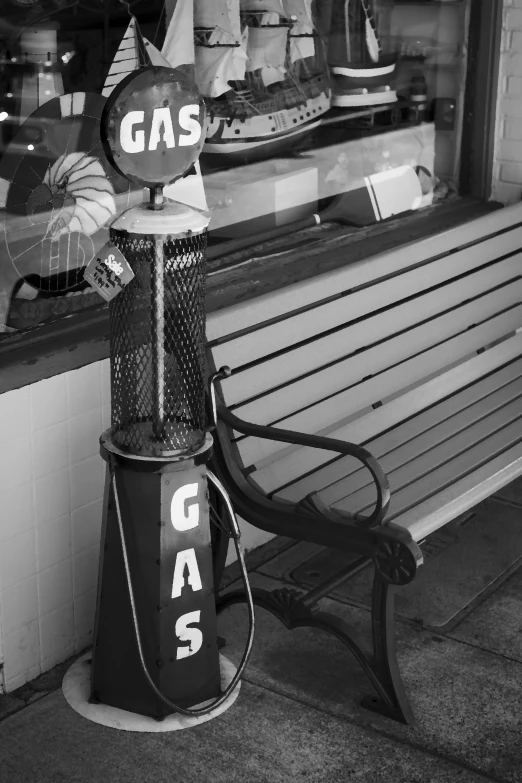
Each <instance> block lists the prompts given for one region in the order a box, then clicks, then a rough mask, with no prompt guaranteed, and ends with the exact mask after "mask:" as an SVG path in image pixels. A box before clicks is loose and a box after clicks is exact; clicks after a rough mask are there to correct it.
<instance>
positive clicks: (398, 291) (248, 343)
mask: <svg viewBox="0 0 522 783" xmlns="http://www.w3.org/2000/svg"><path fill="white" fill-rule="evenodd" d="M508 239H509V244H508V245H507V248H509V251H510V252H513V253H515V251H517V250H518V249H519V248H520V247H521V246H522V229H517V230H516V231H513V232H511V233H510V234H509V238H508ZM504 249H506V248H504ZM497 252H498V243H497V242H496V241H495V240H494V239H491V240H488V241H487V242H483V243H482V244H480V245H479V246H478V247H469V248H466V249H465V250H461V251H459V252H457V253H454V254H452V255H450V256H447V257H445V258H440V259H438V260H436V261H432V262H431V263H428V264H424V265H423V266H421V267H417V268H414V269H410V270H406V271H405V272H403V273H402V274H400V275H396V276H395V277H392V278H385V279H384V280H380V281H376V282H375V284H373V285H371V286H368V287H367V288H364V289H362V290H358V291H356V292H354V293H348V294H345V295H343V294H342V293H341V292H340V293H339V297H340V298H338V299H337V300H335V301H332V300H330V301H328V302H326V303H321V302H319V303H318V304H317V306H316V307H314V308H313V309H308V310H305V311H299V312H298V313H297V314H295V315H293V314H292V312H290V314H289V315H287V316H286V317H284V318H283V319H282V320H279V321H277V322H276V323H271V324H269V325H268V326H264V327H262V326H261V327H259V328H256V330H255V336H253V334H252V332H249V333H247V334H242V335H241V336H239V337H236V338H233V336H231V339H230V340H229V341H228V342H225V343H221V344H217V345H215V346H213V347H212V354H213V357H214V363H215V365H216V367H220V366H222V365H223V364H228V365H230V366H231V367H233V368H235V369H238V368H239V367H241V366H242V365H244V364H248V363H251V362H254V361H257V360H259V359H261V358H262V357H264V356H269V355H270V354H272V353H275V352H276V351H282V350H284V349H285V348H289V347H291V346H293V345H295V344H296V343H299V342H301V341H303V340H307V339H311V338H314V337H316V336H317V333H318V327H320V331H321V332H326V331H328V330H331V329H334V328H336V327H340V326H341V325H342V324H344V323H346V322H347V321H348V320H350V321H354V320H356V319H357V318H362V317H363V316H367V315H368V314H369V313H371V312H374V311H376V310H379V309H382V308H384V307H387V306H390V305H393V304H394V303H395V302H399V301H401V300H404V299H406V298H407V297H409V296H413V295H420V294H422V292H423V291H427V290H428V289H429V288H431V287H433V286H435V285H440V284H442V283H444V282H445V281H447V280H451V279H453V278H455V277H457V276H458V275H463V274H465V273H466V272H471V271H472V270H474V269H475V270H479V271H477V272H476V274H470V275H467V277H466V280H467V281H468V283H469V285H470V286H472V288H470V289H469V291H466V292H465V295H464V296H463V297H462V298H466V299H467V298H470V297H472V296H475V295H478V294H479V293H480V292H481V291H484V290H487V289H488V287H489V288H491V287H492V286H493V285H500V284H501V283H502V282H503V281H505V280H508V279H509V278H510V277H515V276H518V275H519V274H520V258H521V255H522V254H520V253H516V255H514V256H511V257H508V258H506V259H504V260H503V261H500V262H498V263H497V264H494V265H493V266H489V267H486V268H485V269H479V268H480V264H481V263H487V262H489V261H491V260H493V259H495V258H496V253H497ZM463 282H464V281H463ZM347 284H348V285H349V281H347ZM453 286H456V287H458V283H457V282H454V283H453V284H452V287H451V288H450V290H451V291H452V290H453ZM455 296H457V294H455ZM454 301H455V302H458V301H459V300H458V298H455V299H454ZM437 304H438V309H439V310H441V309H446V308H447V307H449V305H446V307H445V304H446V302H445V298H444V297H441V296H439V297H438V299H437ZM256 307H257V305H256V300H254V301H253V303H252V308H253V309H254V308H256ZM434 312H437V310H434Z"/></svg>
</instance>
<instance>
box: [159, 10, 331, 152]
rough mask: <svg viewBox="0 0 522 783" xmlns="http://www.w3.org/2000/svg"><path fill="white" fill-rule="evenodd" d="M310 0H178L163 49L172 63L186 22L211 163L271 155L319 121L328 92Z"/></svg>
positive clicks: (183, 44) (181, 44) (183, 38)
mask: <svg viewBox="0 0 522 783" xmlns="http://www.w3.org/2000/svg"><path fill="white" fill-rule="evenodd" d="M311 6H312V0H211V1H210V2H209V0H178V2H177V5H176V8H175V10H174V14H173V16H172V20H171V22H170V25H169V29H168V31H167V36H166V39H165V46H164V47H163V50H162V54H163V56H164V57H166V59H167V60H169V62H171V63H173V62H174V61H175V60H177V62H176V64H177V63H179V51H180V50H181V49H182V48H183V47H185V49H186V48H187V33H188V25H189V22H190V23H192V25H193V44H194V54H193V62H194V69H195V80H196V83H197V85H198V87H199V90H200V91H201V93H202V95H203V96H204V97H205V99H206V102H207V109H208V116H209V122H208V128H207V136H206V143H205V146H204V148H203V153H204V155H205V160H206V162H207V163H210V165H213V164H214V165H215V164H217V165H221V166H228V165H229V164H230V163H231V162H234V163H235V162H238V163H248V162H251V161H254V160H260V159H264V158H268V157H272V156H273V155H276V154H279V153H281V152H284V151H285V150H287V149H289V148H290V147H293V146H294V145H295V144H296V142H297V141H298V140H300V139H302V138H303V137H304V136H305V135H307V134H309V133H310V132H311V131H312V130H313V129H314V128H316V127H317V126H318V125H319V124H320V121H321V116H322V115H323V114H324V113H325V112H326V111H327V110H328V109H329V108H330V90H329V84H328V77H327V65H326V60H325V57H324V56H323V51H322V43H321V39H320V38H319V35H318V33H317V32H316V30H315V28H314V25H313V21H312V12H311ZM187 56H188V55H187ZM185 61H186V57H185Z"/></svg>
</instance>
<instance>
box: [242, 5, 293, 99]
mask: <svg viewBox="0 0 522 783" xmlns="http://www.w3.org/2000/svg"><path fill="white" fill-rule="evenodd" d="M250 1H251V0H249V2H250ZM287 39H288V27H287V26H282V25H280V24H279V14H276V13H272V12H270V13H264V14H262V15H261V18H260V25H259V26H255V27H254V26H253V27H250V29H249V33H248V62H247V65H246V70H247V71H249V72H252V71H257V70H259V69H260V70H261V79H262V80H263V84H264V85H265V87H269V86H270V85H271V84H275V83H276V82H282V81H284V79H285V76H286V68H285V61H286V44H287Z"/></svg>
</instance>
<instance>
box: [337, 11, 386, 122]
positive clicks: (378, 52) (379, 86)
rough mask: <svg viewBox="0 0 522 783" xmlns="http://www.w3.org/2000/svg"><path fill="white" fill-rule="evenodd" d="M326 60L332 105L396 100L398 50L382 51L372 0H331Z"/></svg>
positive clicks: (382, 102) (348, 105)
mask: <svg viewBox="0 0 522 783" xmlns="http://www.w3.org/2000/svg"><path fill="white" fill-rule="evenodd" d="M328 63H329V65H330V71H331V76H332V106H337V107H350V106H354V107H355V106H375V105H379V104H386V103H393V102H395V101H396V100H397V94H396V92H395V89H394V85H395V72H396V65H397V54H395V53H393V54H388V55H385V54H383V53H382V45H381V41H380V40H379V35H378V32H377V24H376V20H375V15H374V10H373V0H334V2H333V7H332V16H331V23H330V36H329V46H328Z"/></svg>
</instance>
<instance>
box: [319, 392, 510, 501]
mask: <svg viewBox="0 0 522 783" xmlns="http://www.w3.org/2000/svg"><path fill="white" fill-rule="evenodd" d="M520 417H522V404H521V400H520V398H517V399H515V400H512V401H511V402H509V403H508V404H507V405H504V406H503V407H502V408H500V409H499V410H496V411H491V412H490V413H489V415H487V416H485V417H484V418H482V419H481V420H480V421H475V422H474V423H473V424H471V425H469V426H467V427H466V428H464V429H462V430H460V431H457V430H456V431H455V432H454V433H453V434H452V433H451V430H450V431H449V432H447V431H444V430H442V431H441V429H442V428H441V427H437V428H436V430H435V432H434V433H425V434H424V435H421V436H419V437H417V438H414V439H413V440H412V441H410V442H409V443H405V444H404V445H403V446H402V447H399V448H398V449H395V450H394V451H392V452H391V453H390V454H387V455H385V456H384V457H383V458H382V459H380V460H379V461H380V463H381V465H382V467H383V469H384V471H385V472H386V474H387V475H388V479H389V481H390V488H391V491H392V496H394V497H396V496H397V495H398V493H399V492H400V491H401V490H402V489H404V488H405V487H407V486H408V485H410V484H412V483H413V482H415V481H418V480H419V479H420V478H422V477H423V476H424V475H428V474H433V472H435V471H436V469H437V468H439V467H440V466H442V465H444V464H446V463H447V462H451V461H452V460H453V459H454V458H455V457H457V456H458V455H459V454H462V453H464V452H466V451H469V450H470V449H472V448H474V447H475V446H478V445H479V444H480V443H481V442H482V441H483V440H484V439H485V438H487V437H489V436H491V435H493V434H494V433H495V432H498V431H500V430H502V429H504V428H506V427H509V425H510V424H511V423H512V422H516V421H517V419H519V418H520ZM463 419H464V417H463ZM450 427H451V423H450ZM438 435H440V438H441V440H440V442H437V440H436V439H437V436H438ZM442 438H444V440H442ZM320 495H321V499H322V500H323V501H324V502H325V503H326V504H327V505H328V506H334V507H336V506H337V505H338V504H340V503H341V504H343V507H345V504H348V505H349V506H350V507H351V508H354V509H358V510H361V511H362V510H364V509H366V508H369V507H370V506H371V505H373V504H374V503H375V486H374V485H373V483H371V481H370V482H368V480H367V478H366V476H364V474H363V472H362V471H357V472H354V473H352V474H351V475H349V476H347V477H346V478H345V480H344V481H340V482H337V484H336V485H335V486H332V487H331V488H330V487H328V488H327V489H326V490H325V491H323V492H320Z"/></svg>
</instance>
